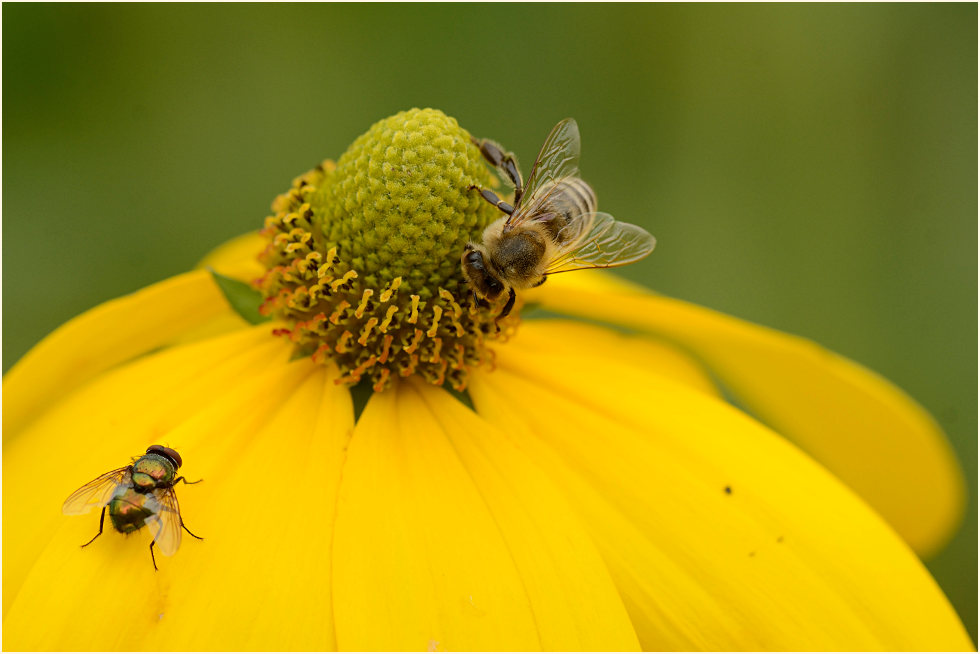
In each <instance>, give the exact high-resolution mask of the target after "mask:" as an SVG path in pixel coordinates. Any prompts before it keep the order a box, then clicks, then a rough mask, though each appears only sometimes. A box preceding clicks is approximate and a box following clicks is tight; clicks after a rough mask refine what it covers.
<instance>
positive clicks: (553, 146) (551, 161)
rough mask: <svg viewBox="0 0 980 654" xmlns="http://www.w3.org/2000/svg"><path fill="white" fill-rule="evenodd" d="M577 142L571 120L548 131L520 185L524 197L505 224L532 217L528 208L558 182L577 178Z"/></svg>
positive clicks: (512, 225) (519, 221)
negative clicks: (524, 181)
mask: <svg viewBox="0 0 980 654" xmlns="http://www.w3.org/2000/svg"><path fill="white" fill-rule="evenodd" d="M580 150H581V140H580V139H579V134H578V124H577V123H576V122H575V119H574V118H566V119H565V120H563V121H561V122H560V123H558V124H557V125H555V127H554V129H552V130H551V133H550V134H549V135H548V138H547V139H546V140H545V142H544V145H542V146H541V151H540V152H538V158H537V159H535V161H534V167H533V168H531V174H530V175H529V176H528V178H527V183H526V184H525V185H524V195H523V196H522V197H521V201H520V203H519V204H518V206H517V207H516V209H515V211H514V213H513V214H511V216H510V218H508V219H507V224H508V225H510V226H511V227H516V226H517V225H520V224H521V223H522V222H524V221H526V220H528V218H530V217H532V216H534V215H536V212H535V211H533V210H530V211H529V210H524V209H525V208H527V209H531V208H533V207H534V206H535V205H538V204H540V203H541V201H542V197H543V196H545V195H547V194H548V193H550V192H551V191H552V190H553V189H554V188H555V186H556V184H557V183H558V182H560V181H561V180H563V179H566V178H568V177H578V158H579V152H580Z"/></svg>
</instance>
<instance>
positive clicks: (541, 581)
mask: <svg viewBox="0 0 980 654" xmlns="http://www.w3.org/2000/svg"><path fill="white" fill-rule="evenodd" d="M347 457H348V458H347V464H346V466H345V469H344V477H343V482H342V486H341V494H340V506H339V510H338V517H337V527H336V534H335V537H334V551H333V561H334V574H335V575H336V577H335V586H334V600H335V615H336V628H337V639H338V644H339V646H340V648H341V649H354V650H364V649H367V650H392V649H394V650H406V649H407V650H417V649H429V650H460V649H462V650H488V649H489V650H495V649H499V650H528V649H541V648H545V649H573V650H574V649H587V650H594V649H607V648H613V649H635V648H636V640H635V636H634V635H633V631H632V628H631V626H630V624H629V621H628V620H627V618H626V614H625V612H624V610H623V607H622V604H621V601H620V599H619V596H618V594H617V593H616V592H615V589H614V588H613V586H612V584H611V582H610V579H609V577H608V573H607V572H606V570H605V568H604V566H603V565H602V563H601V561H600V559H599V557H598V555H597V554H596V552H595V549H594V547H593V546H592V544H591V543H590V542H589V539H588V538H587V537H585V536H584V534H583V532H582V529H581V526H580V525H579V524H578V523H577V521H576V520H575V519H574V517H573V516H572V515H571V512H570V510H569V508H568V506H567V505H566V504H565V502H564V500H563V499H562V498H561V496H560V495H558V494H557V493H556V492H555V490H554V489H553V488H552V487H551V486H550V485H549V484H548V483H547V482H546V481H545V480H544V479H543V478H542V477H541V476H540V474H539V473H538V472H537V471H536V470H534V469H533V467H531V466H529V465H528V464H527V462H526V461H525V460H524V459H523V457H521V456H519V455H518V453H517V452H516V451H515V450H514V449H513V447H511V446H509V445H507V443H506V442H505V441H504V440H503V438H502V435H501V434H499V433H497V432H496V431H494V430H492V429H490V428H488V427H487V426H486V424H485V423H484V422H483V421H481V420H480V419H479V418H478V417H477V416H475V415H474V414H473V413H472V412H470V411H469V410H466V409H464V408H463V407H462V406H461V405H458V404H457V403H456V402H455V400H452V399H450V397H449V395H448V394H447V393H446V392H445V391H442V390H438V389H432V388H427V387H425V386H415V385H414V384H410V383H406V382H402V383H401V384H400V385H398V386H397V387H396V388H394V389H391V390H389V391H387V392H385V393H382V394H380V395H374V396H373V397H372V399H371V400H370V402H369V404H368V406H367V408H366V409H365V411H364V414H363V415H362V417H361V420H360V421H359V422H358V424H357V427H356V428H355V433H354V437H353V439H352V441H351V444H350V447H349V449H348V453H347Z"/></svg>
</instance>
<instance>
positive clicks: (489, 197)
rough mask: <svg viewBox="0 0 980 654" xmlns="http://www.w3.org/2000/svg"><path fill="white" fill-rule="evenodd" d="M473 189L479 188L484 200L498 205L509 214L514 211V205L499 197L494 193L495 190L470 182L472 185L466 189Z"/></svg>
mask: <svg viewBox="0 0 980 654" xmlns="http://www.w3.org/2000/svg"><path fill="white" fill-rule="evenodd" d="M473 189H476V190H478V191H479V192H480V195H482V196H483V199H484V200H486V201H487V202H489V203H490V204H492V205H493V206H495V207H497V208H498V209H500V210H501V211H503V212H504V213H505V214H507V215H508V216H509V215H510V214H512V213H514V207H512V206H511V205H509V204H507V203H506V202H504V201H503V200H501V199H500V198H498V197H497V194H496V193H494V192H493V191H491V190H489V189H485V188H480V187H479V186H477V185H476V184H470V186H469V187H468V188H467V189H466V190H468V191H472V190H473Z"/></svg>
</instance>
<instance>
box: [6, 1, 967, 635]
mask: <svg viewBox="0 0 980 654" xmlns="http://www.w3.org/2000/svg"><path fill="white" fill-rule="evenodd" d="M976 26H977V6H976V5H975V4H957V5H910V4H903V5H882V4H874V5H771V4H767V5H750V6H740V5H602V6H595V5H566V6H562V5H512V4H501V5H444V4H440V5H356V6H355V5H285V6H271V5H218V6H215V5H211V6H201V5H180V6H174V5H142V6H133V5H129V6H126V5H123V6H120V5H112V6H106V5H19V4H16V5H11V4H4V5H3V91H4V94H3V95H4V105H3V110H4V111H3V137H4V139H3V164H4V166H3V195H4V198H3V199H4V204H3V209H4V212H3V213H4V215H3V217H4V221H3V309H4V311H3V368H4V370H6V369H8V368H9V367H10V366H11V365H12V364H13V363H14V362H16V361H17V359H18V358H19V357H20V356H21V355H22V354H23V353H24V352H25V351H26V350H27V349H28V348H29V347H30V346H31V345H32V344H34V343H35V342H37V341H38V340H39V339H40V338H41V337H43V336H44V335H45V334H46V333H47V332H48V331H50V330H52V329H53V328H55V327H56V326H58V325H59V324H60V323H62V322H63V321H65V320H67V319H68V318H70V317H71V316H73V315H75V314H77V313H79V312H81V311H84V310H85V309H87V308H89V307H91V306H93V305H95V304H97V303H99V302H101V301H103V300H106V299H108V298H112V297H114V296H117V295H120V294H123V293H127V292H130V291H133V290H135V289H138V288H140V287H142V286H144V285H146V284H149V283H151V282H154V281H157V280H159V279H161V278H164V277H166V276H168V275H172V274H174V273H178V272H181V271H184V270H186V269H188V268H189V267H191V266H193V265H194V264H195V263H196V261H197V260H198V259H199V258H200V257H201V256H202V255H203V254H204V253H205V252H206V251H208V249H209V248H211V247H212V246H214V245H216V244H218V243H221V242H222V241H223V240H225V239H227V238H230V237H232V236H235V235H237V234H239V233H242V232H244V231H247V230H250V229H254V228H256V227H258V226H260V225H261V224H262V219H263V218H264V217H265V216H266V215H267V213H268V207H269V203H270V202H271V201H272V199H273V198H274V197H275V195H276V194H277V193H280V192H282V191H284V190H286V189H287V188H288V187H289V184H290V181H291V180H292V178H293V177H294V176H295V175H298V174H300V173H302V172H304V171H306V170H308V169H309V168H311V167H312V166H313V165H315V164H316V163H318V162H319V161H320V160H321V159H322V158H324V157H334V158H336V157H337V156H339V155H340V154H341V153H342V152H343V151H344V149H345V148H346V147H347V145H348V144H349V143H350V142H351V141H352V140H353V139H354V138H355V137H356V136H358V135H359V134H360V133H361V132H363V131H365V130H366V129H367V127H368V126H369V125H371V124H372V123H373V122H375V121H376V120H378V119H380V118H383V117H385V116H387V115H390V114H392V113H395V112H397V111H400V110H402V109H407V108H410V107H413V106H419V107H426V106H431V107H436V108H439V109H442V110H443V111H445V112H446V113H448V114H450V115H452V116H455V117H456V118H457V119H458V120H459V122H460V123H461V124H462V125H463V126H464V127H466V128H467V129H469V130H470V131H471V132H472V133H474V134H476V135H479V136H489V137H492V138H494V139H496V140H498V141H500V142H501V143H504V144H505V145H506V146H507V147H508V148H510V149H512V150H514V151H515V152H516V153H518V155H519V156H520V157H521V158H522V161H523V162H524V164H525V166H529V165H530V163H531V162H532V161H533V156H534V154H535V153H536V152H537V149H538V147H539V146H540V145H541V143H542V141H543V139H544V137H545V136H546V135H547V133H548V130H549V129H550V128H551V127H552V126H553V125H554V124H555V123H556V122H557V121H558V120H560V119H561V118H564V117H566V116H574V117H575V118H576V119H577V120H578V122H579V126H580V128H581V131H582V136H583V158H582V170H583V176H584V177H585V178H586V179H588V180H589V182H591V183H592V185H593V186H594V187H595V188H596V189H597V190H598V194H599V198H600V206H601V207H602V208H603V209H604V210H606V211H609V212H610V213H612V214H613V215H615V216H617V217H618V218H620V219H621V220H627V221H630V222H636V223H639V224H641V225H643V226H645V227H647V228H648V229H649V230H650V231H651V232H653V233H654V234H655V235H656V236H657V239H658V246H657V251H656V252H655V253H654V255H653V256H652V257H650V258H648V259H647V260H645V261H643V262H642V263H640V264H637V265H634V266H631V267H628V268H625V269H623V274H624V275H626V276H628V277H631V278H633V279H636V280H640V281H643V282H645V283H646V284H648V285H649V286H651V287H653V288H656V289H658V290H660V291H662V292H664V293H667V294H670V295H673V296H677V297H680V298H684V299H687V300H691V301H695V302H698V303H701V304H703V305H706V306H709V307H713V308H715V309H720V310H722V311H726V312H728V313H731V314H734V315H736V316H740V317H743V318H747V319H749V320H753V321H756V322H759V323H763V324H765V325H770V326H773V327H777V328H780V329H783V330H786V331H789V332H793V333H796V334H801V335H804V336H807V337H810V338H812V339H814V340H816V341H818V342H820V343H822V344H824V345H826V346H828V347H830V348H832V349H834V350H836V351H838V352H840V353H842V354H845V355H847V356H849V357H851V358H853V359H855V360H857V361H859V362H861V363H863V364H866V365H867V366H869V367H871V368H872V369H874V370H876V371H878V372H880V373H882V374H883V375H885V376H886V377H888V378H890V379H892V380H893V381H895V382H896V383H898V384H899V385H900V386H902V387H903V388H904V389H906V390H907V391H908V392H909V393H911V394H912V395H913V396H914V397H915V398H917V399H918V400H919V401H920V402H922V403H923V404H924V405H925V406H926V407H927V408H928V409H929V410H930V411H932V413H933V414H934V415H935V416H936V417H937V418H938V420H939V421H940V423H942V425H943V426H944V428H945V429H946V430H947V432H948V433H949V434H950V437H951V438H952V439H953V441H954V442H955V445H956V448H957V450H958V452H959V454H960V457H961V459H962V461H963V464H964V466H965V468H966V470H967V474H968V475H969V478H970V487H971V493H972V498H971V503H970V506H969V508H968V518H967V520H966V522H965V524H964V526H963V529H962V530H961V532H960V534H959V535H958V537H957V538H956V540H955V541H954V542H953V543H952V544H951V546H950V547H949V548H948V549H947V550H946V551H945V552H944V553H943V554H942V555H940V556H939V557H938V558H936V559H935V560H934V561H931V562H930V567H931V569H932V570H933V572H934V574H935V575H936V577H937V579H938V580H939V582H940V584H941V585H942V586H943V588H944V589H945V590H946V592H947V594H948V595H949V597H950V598H951V600H952V601H953V603H954V604H955V605H956V606H957V608H958V609H959V611H960V612H961V615H962V616H963V619H964V621H965V623H966V625H967V627H968V628H969V630H970V632H971V634H972V636H973V638H974V641H976V638H977V631H976V630H977V519H976V515H977V505H976V479H977V476H976V475H977V463H976V462H977V440H976V438H977V364H976V362H977V340H976V335H977V321H976V320H977V318H976V316H977V282H976V280H977V277H976V272H977V249H976V243H977V146H976V144H977V111H976V110H977V28H976Z"/></svg>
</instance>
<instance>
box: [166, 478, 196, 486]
mask: <svg viewBox="0 0 980 654" xmlns="http://www.w3.org/2000/svg"><path fill="white" fill-rule="evenodd" d="M178 481H182V482H184V483H185V484H200V483H201V482H202V481H204V480H203V479H198V480H197V481H187V479H186V478H184V477H177V478H176V479H174V481H173V483H172V484H170V485H171V486H173V485H174V484H176V483H177V482H178Z"/></svg>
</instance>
